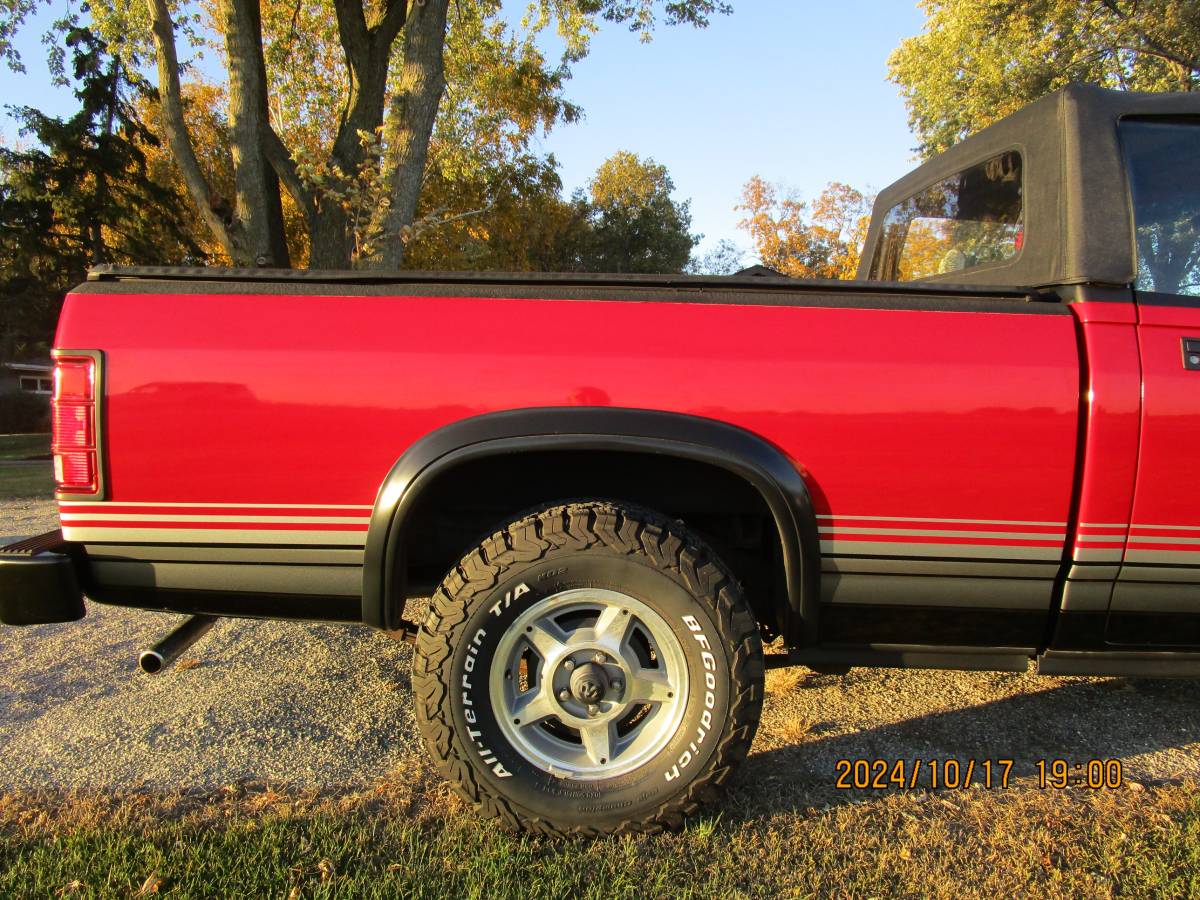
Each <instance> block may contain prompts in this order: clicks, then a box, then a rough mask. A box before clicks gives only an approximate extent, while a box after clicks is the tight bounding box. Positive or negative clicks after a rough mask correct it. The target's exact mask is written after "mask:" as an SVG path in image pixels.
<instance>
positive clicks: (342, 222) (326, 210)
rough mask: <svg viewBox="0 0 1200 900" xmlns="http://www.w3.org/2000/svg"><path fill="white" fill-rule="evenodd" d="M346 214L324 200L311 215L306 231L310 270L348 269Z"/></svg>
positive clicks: (348, 248)
mask: <svg viewBox="0 0 1200 900" xmlns="http://www.w3.org/2000/svg"><path fill="white" fill-rule="evenodd" d="M347 230H348V224H347V222H346V213H345V211H344V210H343V209H342V208H341V206H339V205H338V204H337V203H334V202H331V201H330V200H328V199H326V200H325V201H324V202H323V203H322V204H321V205H320V206H319V207H318V209H317V211H316V213H315V214H314V215H313V217H312V219H311V221H310V224H309V229H308V237H309V251H308V267H309V268H310V269H349V268H350V239H349V235H348V234H347Z"/></svg>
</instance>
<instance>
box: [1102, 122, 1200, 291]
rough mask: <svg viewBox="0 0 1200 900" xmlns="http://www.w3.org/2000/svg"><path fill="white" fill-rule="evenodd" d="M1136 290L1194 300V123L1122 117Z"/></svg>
mask: <svg viewBox="0 0 1200 900" xmlns="http://www.w3.org/2000/svg"><path fill="white" fill-rule="evenodd" d="M1121 143H1122V145H1123V146H1124V148H1125V162H1126V165H1127V166H1128V169H1129V188H1130V192H1131V194H1132V199H1133V224H1134V230H1135V238H1134V241H1135V244H1136V246H1137V282H1136V284H1135V287H1136V288H1137V289H1138V290H1139V291H1157V292H1159V293H1164V294H1189V295H1191V296H1193V297H1195V296H1200V122H1197V121H1196V120H1188V119H1183V120H1178V121H1174V122H1170V121H1166V120H1163V119H1158V120H1145V119H1125V120H1123V121H1122V122H1121Z"/></svg>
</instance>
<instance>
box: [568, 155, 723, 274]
mask: <svg viewBox="0 0 1200 900" xmlns="http://www.w3.org/2000/svg"><path fill="white" fill-rule="evenodd" d="M674 189H675V185H674V183H673V182H672V181H671V176H670V175H668V174H667V168H666V166H662V165H659V164H658V163H656V162H655V161H654V160H653V159H650V158H646V159H642V158H641V157H639V156H637V155H636V154H634V153H630V152H629V151H627V150H620V151H618V152H617V153H614V154H613V155H612V156H611V157H609V158H608V159H607V160H605V161H604V162H603V163H601V165H600V168H599V169H597V170H596V174H595V176H594V177H593V178H592V180H591V182H589V184H588V190H589V192H590V203H589V202H588V201H587V200H585V199H584V197H583V196H581V195H580V196H577V197H576V198H575V202H576V204H585V208H586V209H587V217H588V222H589V223H590V234H588V235H587V236H586V238H585V239H584V243H583V248H582V254H581V259H580V267H581V268H582V269H583V270H584V271H588V272H642V273H655V272H658V273H667V272H682V271H683V269H684V267H685V266H686V265H687V263H688V260H689V259H690V257H691V253H692V248H693V247H695V246H696V243H697V242H698V241H699V240H700V236H699V235H693V234H691V231H690V229H691V225H692V214H691V210H690V202H689V201H686V200H685V201H683V202H676V201H674V200H672V199H671V192H672V191H673V190H674Z"/></svg>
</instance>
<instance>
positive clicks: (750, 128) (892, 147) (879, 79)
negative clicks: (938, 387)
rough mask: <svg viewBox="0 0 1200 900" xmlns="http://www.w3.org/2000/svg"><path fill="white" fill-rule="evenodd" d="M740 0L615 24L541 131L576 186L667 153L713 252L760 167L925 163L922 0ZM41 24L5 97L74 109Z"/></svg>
mask: <svg viewBox="0 0 1200 900" xmlns="http://www.w3.org/2000/svg"><path fill="white" fill-rule="evenodd" d="M732 3H733V6H734V13H733V15H731V16H718V17H716V18H714V19H713V22H712V24H711V25H710V26H709V28H707V29H706V30H695V29H692V28H689V27H677V28H662V27H660V28H659V29H658V30H657V31H656V32H655V35H654V41H653V43H651V44H648V45H647V44H643V43H641V42H639V41H638V39H637V37H636V36H635V35H632V34H630V33H629V32H628V31H626V30H625V28H624V27H623V26H615V25H610V24H606V25H605V26H604V27H603V28H602V29H601V31H600V33H599V34H598V35H596V37H595V38H594V39H593V42H592V51H591V54H590V55H589V56H588V57H587V58H586V59H585V60H583V61H582V62H580V63H578V64H577V65H576V66H575V67H574V78H573V79H572V80H571V81H570V83H569V84H568V88H567V93H568V96H569V97H570V99H571V100H573V101H574V102H576V103H579V104H580V105H581V106H582V107H583V109H584V112H585V116H584V119H583V121H582V122H579V123H577V124H575V125H570V126H562V127H560V128H557V129H555V130H554V131H553V132H551V134H550V135H549V136H548V137H546V138H545V139H543V140H542V141H541V146H542V149H543V150H545V151H547V152H552V153H553V154H554V155H555V157H556V158H557V159H558V161H559V163H560V166H561V167H560V173H561V175H562V179H563V183H564V186H565V187H566V190H567V191H568V192H570V191H571V190H572V189H574V188H576V187H582V186H584V185H585V184H586V182H587V180H588V179H589V178H590V177H591V175H592V173H593V172H595V170H596V167H597V166H599V165H600V163H601V162H603V161H604V160H605V159H606V158H607V157H608V156H610V155H611V154H612V153H614V152H615V151H617V150H632V151H633V152H635V153H638V154H640V155H642V156H651V157H653V158H654V159H655V160H656V161H658V162H660V163H662V164H664V165H665V166H666V167H667V169H668V170H669V171H670V173H671V177H672V178H673V179H674V182H675V186H676V197H677V198H678V199H690V200H691V201H692V216H693V228H694V230H695V231H699V232H703V234H704V236H705V239H704V242H703V244H702V245H701V247H700V248H699V249H700V251H701V252H703V251H704V250H707V249H709V248H711V247H712V246H713V245H714V244H715V243H716V242H717V241H718V240H720V239H721V238H728V239H731V240H734V241H735V242H737V243H738V244H739V245H741V246H743V247H746V248H747V249H748V248H749V242H748V240H747V238H746V235H745V234H744V233H743V232H741V231H740V230H738V228H737V220H738V214H737V213H735V212H734V211H733V206H734V205H735V204H736V203H737V202H738V198H739V196H740V194H741V186H742V185H743V184H744V183H745V182H746V180H747V179H748V178H750V177H751V176H752V175H756V174H757V175H761V176H762V177H763V178H766V179H767V180H769V181H775V182H782V183H784V184H786V185H788V186H790V187H793V188H795V189H797V190H798V191H799V192H800V193H801V195H802V196H804V197H805V198H808V199H811V198H812V197H814V196H815V195H816V194H818V193H819V192H820V190H821V188H822V187H823V186H824V185H825V184H826V183H828V182H830V181H845V182H848V183H849V184H852V185H854V186H855V187H858V188H860V189H866V188H873V189H879V188H881V187H884V186H885V185H887V184H888V183H890V182H891V181H893V180H895V179H896V178H898V177H899V176H900V175H902V174H904V173H905V172H906V171H908V170H909V169H910V168H912V166H913V154H912V147H913V146H914V144H915V140H914V138H913V137H912V135H911V134H910V133H909V130H908V125H907V116H906V113H905V109H904V103H903V101H902V100H901V98H900V95H899V93H898V90H897V88H896V86H895V85H893V84H891V83H890V82H888V81H887V57H888V54H889V53H890V52H891V51H892V49H893V48H895V46H896V45H897V44H898V43H899V42H900V40H901V39H902V38H904V37H907V36H909V35H913V34H916V33H918V32H919V31H920V30H921V26H922V22H923V17H922V15H921V13H920V11H919V10H918V9H917V8H916V2H915V0H841V2H839V3H836V4H833V3H818V2H801V0H732ZM523 5H524V4H523V3H522V2H519V0H509V2H508V3H507V4H506V6H507V7H508V8H512V9H513V10H517V11H519V10H520V8H521V7H522V6H523ZM54 6H55V7H58V8H62V4H61V2H59V3H55V4H54ZM48 18H49V17H48V16H42V17H40V19H42V20H47V19H48ZM40 32H41V28H39V26H38V23H37V22H33V23H31V25H30V27H28V28H27V29H26V30H25V32H24V33H23V34H22V35H21V40H20V44H21V47H22V50H23V55H24V58H25V64H26V67H27V69H28V73H27V74H25V75H15V74H13V73H11V72H9V71H7V69H3V68H0V98H3V102H4V103H5V104H9V103H22V104H29V105H32V106H36V107H39V108H41V109H44V110H46V111H48V112H53V113H57V114H63V113H68V112H70V111H71V109H72V108H73V99H72V98H71V97H70V95H69V94H68V93H66V92H64V91H62V90H55V89H54V88H52V87H51V86H50V84H49V77H48V75H47V73H46V70H45V66H44V64H43V63H42V58H43V56H44V50H43V48H42V47H41V44H40V42H39V37H40ZM4 136H5V139H6V140H11V139H12V137H13V129H12V126H11V123H9V122H5V123H4Z"/></svg>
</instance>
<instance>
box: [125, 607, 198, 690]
mask: <svg viewBox="0 0 1200 900" xmlns="http://www.w3.org/2000/svg"><path fill="white" fill-rule="evenodd" d="M216 623H217V617H216V616H203V615H201V616H192V617H191V618H190V619H188V620H187V621H186V622H184V623H183V624H182V625H180V626H179V627H178V628H176V629H175V630H174V631H172V632H171V633H170V634H168V635H167V636H166V637H165V638H163V639H162V640H161V641H159V642H158V643H157V644H155V645H154V646H153V647H151V648H150V649H149V650H143V651H142V652H141V654H140V655H139V656H138V666H139V667H141V670H142V671H143V672H145V673H146V674H147V675H153V674H154V673H155V672H161V671H162V670H163V669H165V668H166V667H167V666H169V665H170V664H171V663H173V662H175V660H176V659H177V658H178V657H179V654H180V653H182V652H183V651H184V650H186V649H187V648H188V647H190V646H192V644H194V643H196V641H198V640H200V638H202V637H204V635H206V634H208V631H209V629H210V628H212V627H213V625H215V624H216Z"/></svg>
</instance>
